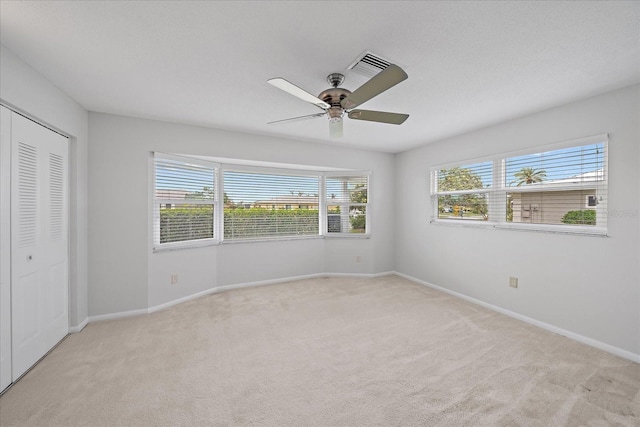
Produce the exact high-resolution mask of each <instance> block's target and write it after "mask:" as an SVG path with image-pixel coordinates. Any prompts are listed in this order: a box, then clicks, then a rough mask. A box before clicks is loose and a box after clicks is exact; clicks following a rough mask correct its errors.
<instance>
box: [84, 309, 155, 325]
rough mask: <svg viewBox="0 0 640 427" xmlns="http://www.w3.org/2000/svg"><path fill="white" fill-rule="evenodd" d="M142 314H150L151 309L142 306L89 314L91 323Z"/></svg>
mask: <svg viewBox="0 0 640 427" xmlns="http://www.w3.org/2000/svg"><path fill="white" fill-rule="evenodd" d="M142 314H149V310H147V309H146V308H141V309H139V310H129V311H120V312H118V313H109V314H99V315H97V316H89V323H93V322H100V321H102V320H114V319H122V318H125V317H133V316H140V315H142Z"/></svg>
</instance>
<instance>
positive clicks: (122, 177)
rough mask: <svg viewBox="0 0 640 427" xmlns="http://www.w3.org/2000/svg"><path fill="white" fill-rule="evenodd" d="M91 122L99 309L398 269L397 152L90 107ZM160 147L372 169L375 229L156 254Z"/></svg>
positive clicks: (93, 260)
mask: <svg viewBox="0 0 640 427" xmlns="http://www.w3.org/2000/svg"><path fill="white" fill-rule="evenodd" d="M89 130H90V140H91V146H90V149H89V183H90V184H89V185H90V193H89V202H90V203H89V218H90V222H89V230H90V237H89V253H90V257H89V278H90V280H89V282H90V288H89V314H90V315H91V316H98V315H103V314H111V313H118V312H127V311H134V310H140V309H146V308H149V307H155V306H157V305H160V304H163V303H166V302H169V301H172V300H176V299H179V298H183V297H186V296H188V295H193V294H195V293H199V292H203V291H206V290H208V289H212V288H215V287H219V286H227V285H237V284H244V283H252V282H260V281H265V280H273V279H279V278H288V277H299V276H305V275H310V274H318V273H324V272H344V273H347V272H348V273H363V274H374V273H380V272H384V271H390V270H392V269H393V210H394V208H393V205H392V204H391V203H389V202H388V200H389V197H390V196H389V195H390V194H392V192H393V182H394V173H393V167H394V156H393V155H391V154H386V153H379V152H372V151H364V150H354V149H346V148H340V147H335V146H327V145H321V144H313V143H309V142H301V141H290V140H282V139H277V138H270V137H264V136H256V135H249V134H241V133H237V132H227V131H222V130H216V129H209V128H202V127H196V126H186V125H178V124H172V123H165V122H158V121H152V120H143V119H136V118H130V117H123V116H115V115H108V114H99V113H90V114H89ZM153 151H161V152H169V153H180V154H195V155H204V156H212V157H223V158H235V159H246V160H258V161H266V162H275V163H292V164H303V165H310V166H325V167H335V168H347V169H358V170H370V171H372V173H373V177H372V182H374V184H372V189H371V200H372V206H371V207H370V211H371V222H372V224H374V227H375V229H374V232H373V237H372V238H371V239H349V240H348V241H342V240H340V239H311V240H298V241H295V242H292V241H278V242H259V243H225V244H222V245H217V246H210V247H205V248H192V249H186V250H176V251H167V252H160V253H153V252H152V250H151V237H150V236H151V234H150V233H151V223H150V215H149V194H150V179H151V176H150V174H149V170H150V169H149V168H150V166H151V164H150V153H151V152H153ZM358 255H360V256H361V261H360V262H359V263H358V262H357V259H356V257H357V256H358ZM172 274H177V275H178V284H177V285H171V284H170V278H171V275H172Z"/></svg>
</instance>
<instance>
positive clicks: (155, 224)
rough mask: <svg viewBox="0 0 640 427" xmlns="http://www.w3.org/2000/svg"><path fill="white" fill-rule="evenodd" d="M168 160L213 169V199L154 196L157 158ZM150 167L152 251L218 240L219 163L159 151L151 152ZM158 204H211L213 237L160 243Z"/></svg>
mask: <svg viewBox="0 0 640 427" xmlns="http://www.w3.org/2000/svg"><path fill="white" fill-rule="evenodd" d="M156 159H163V160H170V161H176V162H183V163H190V164H196V165H199V166H203V167H206V168H211V169H212V170H213V180H214V182H213V187H214V191H213V194H214V196H213V200H188V199H171V198H164V197H156V194H157V193H156V187H157V160H156ZM151 163H152V167H151V175H152V179H151V185H152V189H151V217H152V241H153V250H154V251H162V250H172V249H181V248H191V247H199V246H210V245H214V244H217V243H219V242H220V239H219V237H218V236H219V235H220V234H218V230H217V229H216V218H217V215H218V209H217V208H218V207H219V205H220V203H218V200H219V192H218V182H219V181H220V179H219V175H218V173H219V164H218V163H215V162H209V161H205V160H202V159H199V158H194V157H188V156H180V155H175V154H168V153H161V152H153V153H152V162H151ZM158 204H172V205H203V206H209V205H211V206H212V208H213V225H212V227H213V228H212V230H213V237H211V238H207V239H191V240H181V241H177V242H169V243H160V209H156V206H158Z"/></svg>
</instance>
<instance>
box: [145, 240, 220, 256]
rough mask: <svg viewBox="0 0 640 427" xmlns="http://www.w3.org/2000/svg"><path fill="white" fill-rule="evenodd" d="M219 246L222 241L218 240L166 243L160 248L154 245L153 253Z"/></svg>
mask: <svg viewBox="0 0 640 427" xmlns="http://www.w3.org/2000/svg"><path fill="white" fill-rule="evenodd" d="M219 244H220V241H219V240H218V239H203V240H200V241H195V242H174V243H165V244H162V245H160V246H158V245H154V246H153V252H154V253H156V252H168V251H178V250H182V249H195V248H204V247H207V246H215V245H219Z"/></svg>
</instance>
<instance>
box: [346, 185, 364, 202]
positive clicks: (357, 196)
mask: <svg viewBox="0 0 640 427" xmlns="http://www.w3.org/2000/svg"><path fill="white" fill-rule="evenodd" d="M354 190H355V191H353V192H352V193H351V196H350V199H351V202H352V203H367V187H366V186H365V185H364V184H357V185H356V186H355V187H354Z"/></svg>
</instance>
